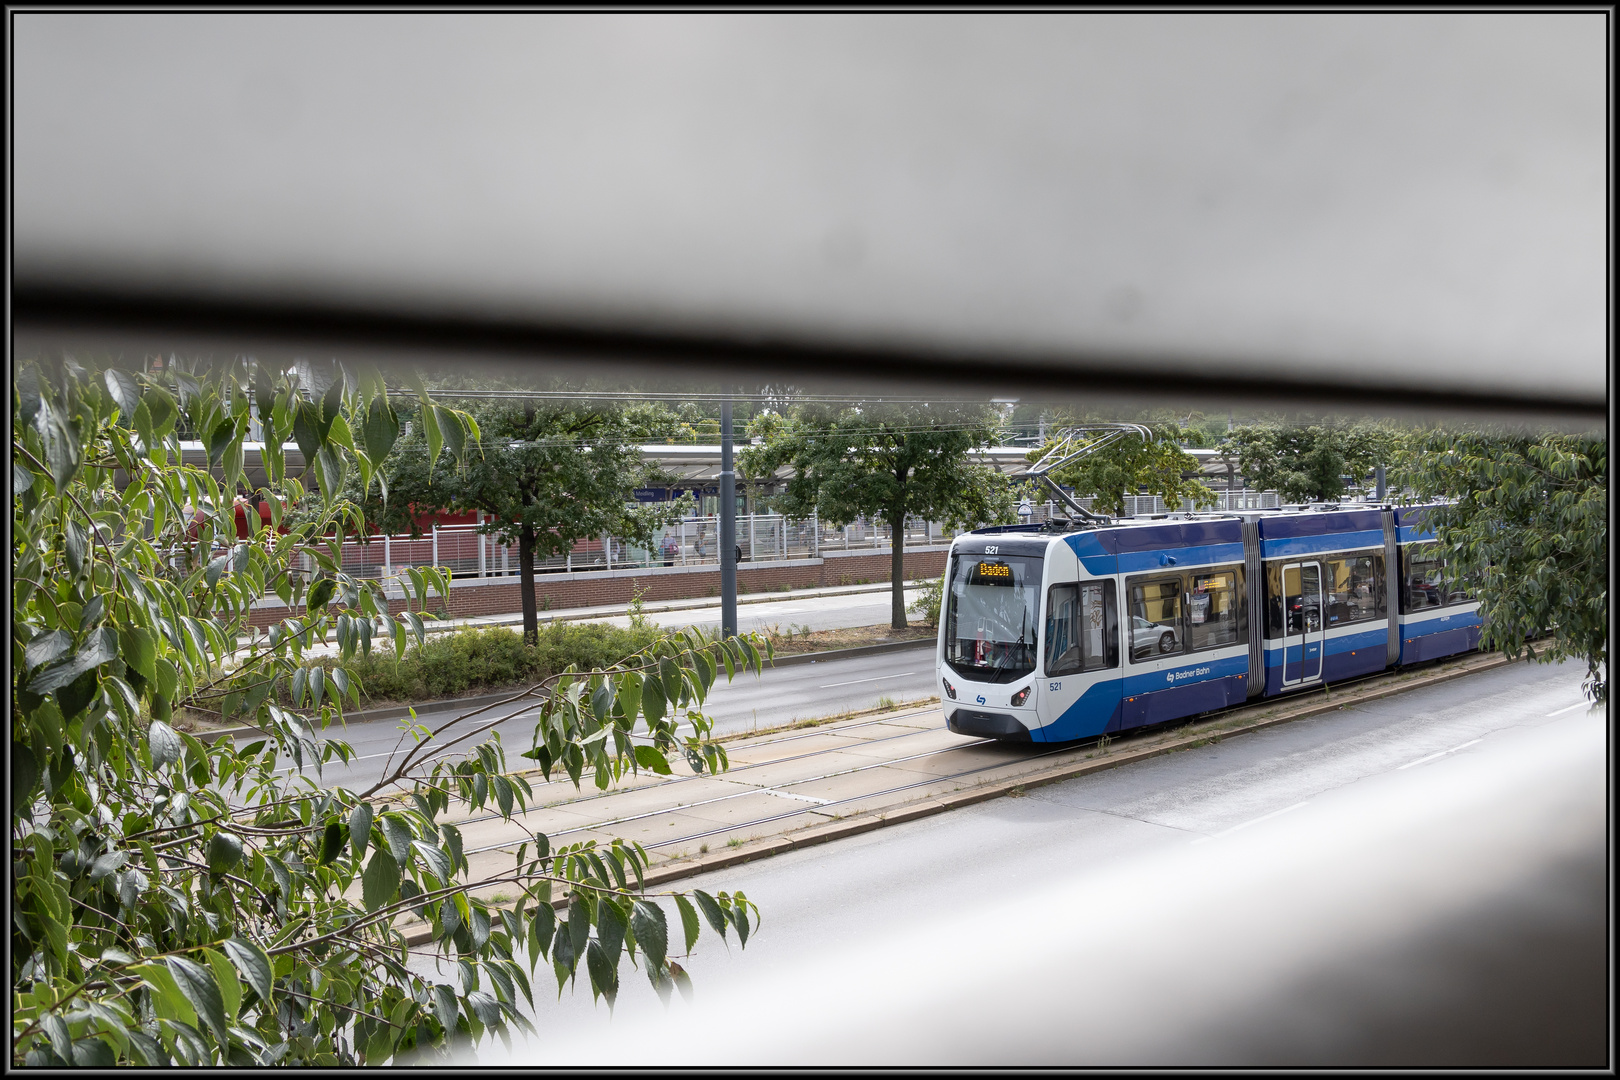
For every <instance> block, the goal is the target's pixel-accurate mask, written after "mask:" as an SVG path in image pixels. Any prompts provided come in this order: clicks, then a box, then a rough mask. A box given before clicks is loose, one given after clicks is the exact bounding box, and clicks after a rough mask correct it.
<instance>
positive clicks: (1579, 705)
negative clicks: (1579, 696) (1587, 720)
mask: <svg viewBox="0 0 1620 1080" xmlns="http://www.w3.org/2000/svg"><path fill="white" fill-rule="evenodd" d="M1591 707H1592V703H1591V702H1590V701H1577V702H1576V703H1575V704H1573V705H1566V706H1565V707H1564V708H1562V709H1558V710H1556V711H1555V712H1550V713H1548V714H1547V718H1548V719H1549V720H1550V719H1552V718H1553V717H1555V716H1563V715H1564V714H1565V713H1567V712H1574V711H1575V710H1576V709H1589V708H1591Z"/></svg>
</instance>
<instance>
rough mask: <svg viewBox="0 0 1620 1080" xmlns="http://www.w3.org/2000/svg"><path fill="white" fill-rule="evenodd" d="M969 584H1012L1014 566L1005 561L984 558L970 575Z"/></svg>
mask: <svg viewBox="0 0 1620 1080" xmlns="http://www.w3.org/2000/svg"><path fill="white" fill-rule="evenodd" d="M968 584H969V585H1012V584H1013V571H1012V567H1011V566H1008V565H1007V564H1006V563H1004V562H998V561H994V560H988V559H986V560H983V561H981V562H980V563H979V564H978V565H977V566H975V567H974V568H973V572H972V573H971V574H969V575H968Z"/></svg>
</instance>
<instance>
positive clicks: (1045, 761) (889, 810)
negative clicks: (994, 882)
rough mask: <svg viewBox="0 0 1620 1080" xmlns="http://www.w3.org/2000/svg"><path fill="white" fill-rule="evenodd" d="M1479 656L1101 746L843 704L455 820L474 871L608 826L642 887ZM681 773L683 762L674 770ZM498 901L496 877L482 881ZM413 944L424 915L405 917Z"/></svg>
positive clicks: (1255, 722)
mask: <svg viewBox="0 0 1620 1080" xmlns="http://www.w3.org/2000/svg"><path fill="white" fill-rule="evenodd" d="M1508 662H1509V661H1507V660H1506V659H1505V658H1503V657H1502V656H1500V655H1499V654H1493V655H1483V656H1481V655H1475V656H1469V657H1464V658H1461V659H1459V660H1455V661H1451V662H1448V663H1444V664H1441V665H1438V666H1436V667H1434V668H1430V669H1427V670H1424V671H1421V672H1394V673H1390V674H1387V675H1385V676H1381V677H1378V678H1374V679H1371V680H1368V681H1366V682H1362V683H1357V684H1354V685H1351V686H1349V687H1346V688H1343V689H1338V690H1335V689H1333V688H1331V687H1330V688H1328V690H1327V691H1325V692H1311V693H1307V694H1303V695H1300V696H1297V697H1290V698H1284V699H1282V700H1276V699H1272V700H1266V701H1261V702H1258V703H1256V704H1254V705H1250V706H1245V707H1242V708H1239V709H1236V710H1233V711H1232V712H1229V713H1224V714H1221V715H1218V716H1215V717H1211V718H1208V719H1205V720H1201V721H1192V720H1187V721H1178V722H1177V725H1176V726H1175V727H1174V728H1171V729H1161V730H1156V731H1147V732H1143V733H1140V734H1135V735H1126V736H1124V737H1121V738H1119V739H1118V740H1117V741H1113V742H1112V743H1111V744H1110V745H1105V744H1099V743H1098V742H1096V741H1088V742H1083V743H1078V744H1066V745H1060V746H1055V747H1047V746H1042V745H1040V744H1027V743H1026V744H1008V743H997V742H990V741H986V740H982V739H975V738H969V737H966V736H961V735H956V734H954V733H952V732H950V731H948V730H946V728H945V723H944V717H943V716H942V715H941V713H940V710H939V707H938V706H937V705H926V706H923V707H916V706H912V707H902V708H900V709H898V710H891V711H886V712H876V711H874V712H873V713H869V714H865V715H857V716H851V717H847V718H844V719H840V720H836V721H832V722H825V723H820V724H815V725H813V726H806V727H802V728H790V729H779V730H777V731H775V732H769V733H760V734H751V735H746V736H740V737H736V738H732V739H728V740H725V741H726V752H727V754H728V756H729V757H730V759H731V768H730V770H729V771H727V772H724V773H720V774H719V775H711V774H707V773H705V774H701V775H691V774H684V775H677V776H673V777H659V776H656V775H654V774H652V773H646V772H643V773H640V774H638V775H635V776H627V777H626V778H625V779H624V780H623V781H622V782H621V783H619V784H618V785H616V786H614V787H612V788H610V789H608V790H607V791H596V790H594V789H592V788H591V786H590V785H589V784H587V785H586V786H585V788H584V789H582V790H579V791H576V790H575V789H574V788H573V786H572V785H571V784H569V783H568V781H567V779H566V777H564V778H563V779H562V781H561V782H560V783H559V782H557V781H556V780H555V779H554V780H553V782H552V783H551V784H549V785H547V784H545V783H544V782H543V781H542V779H541V778H540V777H539V775H538V774H534V775H532V781H533V783H534V784H535V787H536V789H537V790H536V795H537V797H538V798H537V802H536V805H535V806H533V807H532V808H531V809H530V810H529V811H528V812H527V813H524V814H519V815H517V816H515V817H514V818H513V819H512V820H511V821H510V822H507V821H502V820H500V818H499V816H498V815H494V814H488V813H486V814H480V815H476V816H471V817H463V818H462V819H461V820H460V821H459V822H457V824H459V826H460V828H461V830H462V835H463V841H464V843H465V845H466V847H465V850H466V853H467V856H468V859H469V861H470V864H471V876H472V877H473V878H474V879H476V878H478V877H482V876H485V875H489V874H494V873H499V872H501V871H503V870H506V869H507V868H508V867H509V866H510V864H511V860H512V857H513V854H514V852H515V850H516V848H517V846H518V844H520V843H524V842H529V843H532V837H533V833H534V832H535V831H540V832H544V833H545V834H546V835H547V837H548V838H549V839H550V840H551V842H552V845H553V846H554V847H555V846H557V845H559V844H563V843H576V842H581V841H585V840H596V841H597V842H598V843H607V842H610V841H611V839H612V838H613V837H621V838H623V839H626V840H635V841H638V842H640V843H641V844H642V845H643V846H644V847H645V848H646V849H647V852H648V855H649V857H650V866H649V870H648V873H647V875H646V883H647V885H648V886H649V887H658V886H661V885H665V884H668V883H669V882H672V881H676V880H679V879H682V878H686V877H691V876H694V875H697V874H701V873H706V872H708V871H711V870H717V869H721V868H724V867H727V866H733V865H736V864H738V863H744V862H748V861H751V860H753V859H759V858H765V857H767V856H770V855H776V854H780V853H782V852H786V851H792V850H797V849H800V848H804V847H809V846H813V845H815V844H822V843H827V842H828V841H832V840H837V839H841V838H843V837H847V836H853V835H856V834H859V833H862V832H867V831H869V830H872V829H878V828H882V827H883V826H885V825H893V824H897V823H899V822H902V821H910V820H914V819H916V818H919V817H925V816H928V815H931V814H937V813H943V812H944V811H947V810H952V809H956V808H957V807H961V806H967V805H970V804H972V803H976V802H981V801H983V800H986V799H991V798H996V797H998V796H1001V795H1007V794H1013V795H1017V794H1019V793H1021V792H1022V791H1023V790H1024V789H1025V788H1027V787H1031V786H1035V785H1039V784H1048V783H1053V782H1056V781H1060V780H1066V779H1070V778H1072V777H1075V776H1080V775H1083V774H1086V773H1090V772H1096V771H1100V770H1105V769H1112V768H1116V767H1118V766H1121V765H1126V764H1130V763H1132V762H1136V761H1143V760H1147V759H1148V758H1153V757H1158V756H1160V755H1162V754H1167V753H1171V752H1173V751H1175V750H1178V749H1182V748H1185V747H1188V746H1194V745H1202V744H1203V743H1205V742H1210V741H1218V740H1220V739H1223V738H1229V737H1232V736H1235V735H1241V734H1244V733H1246V732H1250V731H1256V730H1259V729H1261V728H1265V727H1269V726H1271V725H1273V724H1280V723H1286V722H1288V721H1291V720H1300V719H1304V718H1306V717H1310V716H1316V715H1319V714H1321V713H1325V712H1329V711H1333V710H1337V709H1341V708H1344V707H1346V706H1348V705H1352V704H1356V703H1359V702H1364V701H1372V700H1376V699H1378V698H1382V697H1388V696H1391V695H1394V694H1400V693H1404V692H1406V691H1408V690H1414V689H1418V688H1419V687H1424V686H1432V685H1434V684H1435V683H1439V682H1445V681H1448V680H1451V679H1456V678H1462V677H1465V676H1467V675H1470V674H1473V673H1474V672H1478V671H1484V670H1487V669H1490V668H1494V667H1499V666H1501V665H1503V664H1506V663H1508ZM683 773H684V770H683ZM485 895H486V896H487V897H488V898H489V899H492V900H495V901H496V902H501V901H502V900H503V899H504V896H503V894H502V893H501V891H500V890H499V889H493V890H486V891H485ZM400 927H401V929H402V930H403V931H404V932H405V934H406V940H407V941H408V942H410V943H411V944H412V945H421V944H424V943H426V942H428V941H429V940H430V939H429V932H428V928H427V927H426V926H425V925H423V924H422V923H421V922H420V921H418V920H415V919H411V920H409V921H405V922H402V923H401V924H400Z"/></svg>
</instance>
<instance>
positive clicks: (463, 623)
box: [238, 581, 926, 655]
mask: <svg viewBox="0 0 1620 1080" xmlns="http://www.w3.org/2000/svg"><path fill="white" fill-rule="evenodd" d="M924 584H926V582H923V581H907V582H906V583H905V587H906V588H907V589H908V590H910V589H915V588H918V587H920V586H922V585H924ZM889 589H890V585H889V583H888V582H887V581H881V582H878V583H876V584H870V585H824V586H821V587H819V588H815V589H793V590H788V591H786V592H772V593H745V594H743V595H742V596H739V597H737V605H738V607H743V606H746V605H751V604H771V603H783V602H787V601H792V600H813V599H817V598H820V597H828V596H852V595H856V594H861V593H886V592H888V591H889ZM719 607H720V598H719V597H718V596H694V597H688V598H686V599H684V600H660V601H657V602H656V603H652V604H646V605H643V607H642V609H641V610H642V613H643V614H645V615H657V614H662V613H664V612H669V611H691V610H701V609H704V608H714V609H717V610H718V609H719ZM629 613H630V605H629V604H602V605H598V606H596V607H580V608H554V609H552V610H550V611H542V612H539V613H538V615H537V618H538V621H539V622H540V623H541V624H542V625H543V624H546V623H557V622H591V621H595V620H598V619H612V618H621V617H623V616H626V615H628V614H629ZM422 623H423V629H424V630H426V631H427V632H428V633H430V634H442V633H445V632H446V631H450V630H461V629H464V628H472V629H483V628H484V627H489V626H521V625H522V624H523V613H522V612H521V611H516V612H508V613H506V614H502V615H471V616H467V617H465V618H459V619H423V620H422ZM238 641H239V643H240V644H243V645H245V644H246V643H247V641H248V638H247V636H246V635H242V636H239V638H238ZM320 648H321V647H320V646H315V647H314V648H313V649H306V650H305V652H306V653H309V654H311V655H320V652H319V650H320ZM329 648H336V646H335V645H334V646H330V647H329Z"/></svg>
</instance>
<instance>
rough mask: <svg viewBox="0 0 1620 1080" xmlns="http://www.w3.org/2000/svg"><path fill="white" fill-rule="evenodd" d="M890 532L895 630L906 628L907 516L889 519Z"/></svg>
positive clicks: (893, 626) (902, 515)
mask: <svg viewBox="0 0 1620 1080" xmlns="http://www.w3.org/2000/svg"><path fill="white" fill-rule="evenodd" d="M889 532H890V533H892V534H893V537H894V539H893V541H892V542H891V543H890V545H889V548H890V553H889V580H890V581H891V582H893V583H894V584H893V588H892V589H891V590H890V592H891V595H892V596H893V598H894V620H893V621H892V622H891V623H890V624H889V625H890V627H891V628H893V629H895V630H904V629H905V628H906V516H905V515H904V514H901V515H899V517H898V518H890V519H889Z"/></svg>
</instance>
